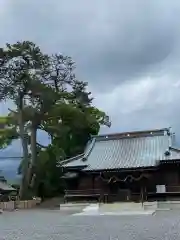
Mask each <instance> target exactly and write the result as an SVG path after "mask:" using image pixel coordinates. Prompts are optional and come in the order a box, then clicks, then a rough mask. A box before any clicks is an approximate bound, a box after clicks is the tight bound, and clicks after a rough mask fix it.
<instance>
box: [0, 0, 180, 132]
mask: <svg viewBox="0 0 180 240" xmlns="http://www.w3.org/2000/svg"><path fill="white" fill-rule="evenodd" d="M1 2H2V3H6V5H4V6H5V9H6V10H5V11H3V21H0V26H1V29H2V30H3V35H2V36H1V37H0V44H1V45H4V44H5V43H6V42H10V43H13V42H15V41H17V40H26V39H27V40H31V41H34V42H36V43H37V44H38V45H40V46H41V48H42V49H43V50H44V51H45V52H49V53H54V52H62V53H64V54H67V55H70V56H72V57H73V59H74V60H75V61H76V64H77V75H78V77H79V78H80V79H82V80H85V81H88V82H89V85H90V89H91V90H92V92H93V95H94V97H95V101H94V103H95V104H96V105H97V106H99V107H101V108H102V109H103V110H105V111H106V112H107V113H108V114H109V115H110V117H111V120H112V128H111V129H107V128H102V131H103V132H105V131H116V132H117V131H124V130H136V129H145V128H158V127H168V126H172V127H173V128H174V130H175V131H176V132H177V134H179V136H180V131H179V127H178V124H179V119H180V114H179V112H180V107H179V104H178V103H179V101H180V97H179V87H180V82H179V75H180V67H179V65H180V31H179V30H180V29H179V26H180V18H179V14H180V2H179V1H177V0H174V1H170V0H166V1H164V0H159V1H156V0H151V1H144V0H134V1H132V0H127V1H124V0H113V1H110V0H99V1H97V0H92V1H83V0H76V1H70V0H59V1H57V0H51V1H48V0H39V1H36V0H26V1H24V0H16V1H1ZM2 3H1V4H2Z"/></svg>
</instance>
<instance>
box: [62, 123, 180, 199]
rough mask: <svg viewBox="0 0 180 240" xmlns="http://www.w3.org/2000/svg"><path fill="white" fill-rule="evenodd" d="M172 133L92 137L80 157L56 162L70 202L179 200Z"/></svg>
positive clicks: (179, 163)
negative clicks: (61, 172)
mask: <svg viewBox="0 0 180 240" xmlns="http://www.w3.org/2000/svg"><path fill="white" fill-rule="evenodd" d="M175 145H176V141H175V134H174V133H172V132H171V129H170V128H164V129H155V130H149V131H136V132H125V133H117V134H108V135H100V136H94V137H92V139H91V141H89V142H88V144H87V146H86V148H85V151H84V153H83V154H80V155H78V156H76V157H73V158H71V159H67V160H65V161H63V162H60V163H59V166H60V167H62V170H63V179H64V180H65V184H66V190H65V196H64V197H65V201H68V200H69V199H71V201H72V200H76V201H81V200H86V201H87V200H88V201H89V200H90V199H92V200H98V201H103V202H114V201H144V200H145V201H151V200H153V201H154V200H166V199H177V198H180V149H178V148H177V147H175Z"/></svg>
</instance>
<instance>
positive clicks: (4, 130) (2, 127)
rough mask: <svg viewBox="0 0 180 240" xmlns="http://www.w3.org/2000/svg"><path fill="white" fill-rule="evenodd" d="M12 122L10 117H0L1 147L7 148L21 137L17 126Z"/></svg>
mask: <svg viewBox="0 0 180 240" xmlns="http://www.w3.org/2000/svg"><path fill="white" fill-rule="evenodd" d="M10 122H11V118H10V117H8V116H6V117H0V149H2V148H6V147H7V146H8V145H10V144H11V143H12V141H13V140H15V139H18V137H19V134H18V133H17V131H16V127H15V126H12V125H11V123H10Z"/></svg>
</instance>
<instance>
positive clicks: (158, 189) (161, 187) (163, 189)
mask: <svg viewBox="0 0 180 240" xmlns="http://www.w3.org/2000/svg"><path fill="white" fill-rule="evenodd" d="M165 192H166V186H165V185H156V193H165Z"/></svg>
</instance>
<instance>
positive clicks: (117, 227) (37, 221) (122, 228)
mask: <svg viewBox="0 0 180 240" xmlns="http://www.w3.org/2000/svg"><path fill="white" fill-rule="evenodd" d="M71 214H72V213H68V212H66V211H63V212H60V211H54V210H52V211H47V210H46V211H45V210H36V211H35V210H33V211H17V212H14V213H3V214H1V215H0V240H118V239H123V240H180V212H179V211H174V212H173V211H166V212H159V213H157V214H155V215H153V216H88V217H87V216H81V217H76V216H72V215H71Z"/></svg>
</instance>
